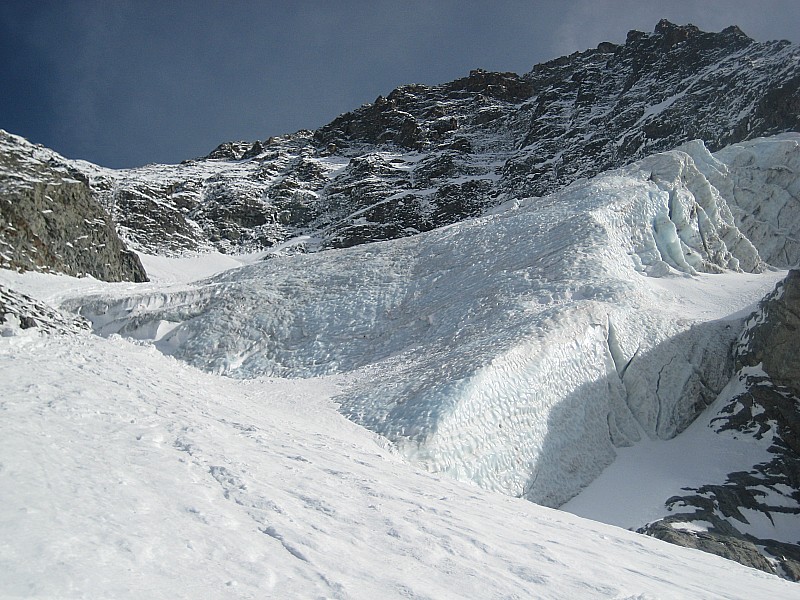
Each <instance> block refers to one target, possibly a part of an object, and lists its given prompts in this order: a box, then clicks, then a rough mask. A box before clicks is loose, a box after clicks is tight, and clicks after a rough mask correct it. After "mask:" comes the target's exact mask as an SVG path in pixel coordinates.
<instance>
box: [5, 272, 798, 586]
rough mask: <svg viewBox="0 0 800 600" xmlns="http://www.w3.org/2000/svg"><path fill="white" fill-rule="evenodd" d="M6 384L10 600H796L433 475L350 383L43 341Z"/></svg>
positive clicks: (10, 359) (658, 547) (89, 341)
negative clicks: (379, 428)
mask: <svg viewBox="0 0 800 600" xmlns="http://www.w3.org/2000/svg"><path fill="white" fill-rule="evenodd" d="M65 283H66V284H68V282H65V281H64V280H63V279H62V280H55V279H53V280H51V284H50V289H51V290H52V289H54V288H55V287H57V286H59V285H60V286H63V285H65ZM27 331H28V332H30V330H27ZM0 377H2V380H3V381H4V382H5V383H4V391H3V397H2V402H0V410H1V411H2V413H3V418H2V419H0V456H1V457H2V469H0V571H2V573H3V577H2V578H0V595H2V596H3V597H26V598H53V597H59V598H78V597H118V598H139V597H141V596H142V594H145V595H147V596H148V597H150V598H208V597H217V596H219V597H222V596H224V597H231V598H263V597H281V598H311V597H329V598H342V599H347V598H377V597H380V598H387V599H392V598H409V597H412V598H463V597H472V598H521V597H537V598H565V597H580V598H608V597H616V598H643V597H659V598H685V597H693V598H715V597H726V598H748V599H756V598H764V599H766V598H778V597H782V598H790V597H793V596H796V588H795V587H794V586H793V585H792V584H790V583H789V582H786V581H781V580H780V579H778V578H776V577H774V576H770V575H767V574H765V573H760V572H758V571H754V570H752V569H746V568H744V567H741V566H739V565H735V564H731V563H727V562H726V561H723V560H722V559H719V558H717V557H714V556H710V555H707V554H702V553H698V552H694V551H690V550H686V549H682V548H678V547H675V546H670V545H667V544H664V543H662V542H660V541H658V540H654V539H649V538H646V537H644V536H640V535H638V534H635V533H632V532H626V531H623V530H619V529H616V528H613V527H609V526H604V525H601V524H598V523H592V522H590V521H586V520H583V519H579V518H577V517H574V516H572V515H569V514H565V513H559V512H556V511H552V510H549V509H546V508H542V507H538V506H536V505H534V504H531V503H529V502H524V501H522V500H518V499H513V498H508V497H504V496H499V495H495V494H490V493H487V492H484V491H482V490H480V489H477V488H475V487H473V486H469V485H465V484H461V483H458V482H455V481H453V480H451V479H449V478H443V479H439V478H437V477H434V476H432V475H429V474H426V473H423V472H420V471H417V470H415V469H413V468H411V467H409V466H408V465H406V464H403V463H402V462H400V461H398V460H397V459H396V458H395V457H393V456H392V455H391V454H390V453H388V452H387V451H385V450H384V449H382V448H381V447H380V446H379V445H378V444H376V438H375V437H373V436H372V435H370V434H368V433H367V432H365V431H364V430H363V429H361V428H359V427H357V426H355V425H353V424H352V423H349V422H347V421H346V420H345V419H343V418H342V417H341V416H339V415H337V414H336V412H335V410H334V408H333V406H332V405H331V404H330V403H329V402H328V401H327V397H328V396H329V395H330V394H332V393H334V392H335V385H336V384H335V382H333V381H326V380H308V381H297V380H295V381H280V380H264V379H262V380H257V381H253V382H242V381H232V380H230V379H226V378H220V377H215V376H213V375H209V374H204V373H201V372H198V371H196V370H194V369H192V368H189V367H187V366H185V365H182V364H180V363H178V362H177V361H174V360H171V359H168V358H166V357H164V356H162V355H161V354H159V353H157V352H155V351H153V350H152V349H149V348H144V347H141V346H138V345H134V344H131V343H130V342H127V341H124V340H121V339H118V338H117V339H112V340H104V339H100V338H97V337H94V336H89V335H77V336H76V335H72V336H55V337H47V336H38V335H31V334H30V333H27V334H26V333H25V332H20V335H14V336H11V337H0Z"/></svg>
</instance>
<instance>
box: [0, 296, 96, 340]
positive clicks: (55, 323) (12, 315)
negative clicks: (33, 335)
mask: <svg viewBox="0 0 800 600" xmlns="http://www.w3.org/2000/svg"><path fill="white" fill-rule="evenodd" d="M21 330H22V331H24V330H32V331H38V332H43V333H48V334H52V333H60V334H66V333H87V332H89V331H91V326H90V324H89V322H88V321H87V320H86V319H84V318H83V317H79V316H76V315H74V314H68V313H64V312H61V311H60V310H58V309H56V308H53V307H52V306H49V305H47V304H45V303H44V302H40V301H39V300H35V299H34V298H31V297H30V296H27V295H25V294H20V293H18V292H15V291H14V290H12V289H9V288H7V287H5V286H2V285H0V335H2V336H12V335H16V334H17V333H18V332H19V331H21Z"/></svg>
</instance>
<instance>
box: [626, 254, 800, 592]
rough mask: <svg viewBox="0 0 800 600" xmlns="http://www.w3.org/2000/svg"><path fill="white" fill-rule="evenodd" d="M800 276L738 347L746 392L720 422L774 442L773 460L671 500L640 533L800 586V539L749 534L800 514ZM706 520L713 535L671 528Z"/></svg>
mask: <svg viewBox="0 0 800 600" xmlns="http://www.w3.org/2000/svg"><path fill="white" fill-rule="evenodd" d="M798 328H800V271H797V270H793V271H790V272H789V275H788V276H787V277H786V279H785V280H784V281H783V282H781V283H780V284H779V285H778V286H777V288H776V289H775V291H774V292H772V293H771V294H770V295H769V296H767V297H766V298H765V299H764V300H763V301H762V303H761V304H760V306H759V310H758V311H757V312H756V313H754V314H753V315H752V316H751V317H750V318H749V319H748V321H747V323H746V325H745V330H744V332H743V333H742V335H741V337H740V339H739V342H738V344H737V346H736V349H735V360H736V363H737V367H738V369H739V372H738V379H739V381H740V383H741V384H742V387H743V391H741V392H740V393H738V394H737V395H736V396H735V397H734V398H733V399H732V400H731V401H730V402H729V403H728V405H727V406H725V407H724V408H723V409H722V411H721V412H720V416H719V417H718V418H717V419H715V420H714V421H713V422H712V424H714V425H715V427H716V429H717V431H719V432H721V433H723V432H729V433H732V434H734V435H747V436H752V437H754V438H756V439H759V440H765V441H767V442H768V443H769V447H768V449H767V451H768V452H769V454H770V455H771V456H772V458H771V459H769V460H766V461H764V462H761V463H759V464H756V465H753V466H752V467H751V468H750V469H749V470H747V471H739V472H735V473H730V474H729V475H728V476H727V479H726V481H725V482H723V483H721V484H708V485H703V486H701V487H699V488H696V489H695V488H685V490H686V491H687V494H686V495H681V496H675V497H673V498H670V499H669V500H667V503H666V504H667V508H668V509H669V510H670V511H671V512H672V513H673V514H671V515H669V516H668V517H666V518H665V519H662V520H660V521H657V522H655V523H651V524H649V525H647V526H646V527H644V528H642V529H641V530H640V531H641V532H643V533H647V534H649V535H654V536H655V537H658V538H660V539H663V540H666V541H669V542H672V543H676V544H679V545H682V546H689V547H692V548H699V549H701V550H706V551H708V552H713V553H714V554H719V555H720V556H724V557H726V558H731V559H733V560H736V561H738V562H741V563H742V564H745V565H748V566H751V567H755V568H757V569H761V570H764V571H767V572H770V573H776V574H779V575H782V576H784V577H786V578H788V579H792V580H794V581H800V540H795V539H792V540H787V539H782V540H776V539H771V538H763V537H757V536H755V535H753V534H751V533H748V531H747V529H748V527H749V526H750V525H751V521H752V519H753V518H754V517H753V516H752V515H754V514H755V515H759V514H760V515H762V516H766V518H767V519H768V520H769V522H771V523H772V524H773V525H774V526H775V528H776V530H777V529H778V522H779V521H778V519H780V518H783V517H785V516H787V515H789V516H792V517H793V518H797V517H798V516H800V358H799V357H800V335H798ZM698 521H701V522H703V523H705V524H710V527H708V531H707V532H695V531H684V530H681V529H675V528H673V527H672V526H671V524H675V523H687V522H689V523H692V522H698Z"/></svg>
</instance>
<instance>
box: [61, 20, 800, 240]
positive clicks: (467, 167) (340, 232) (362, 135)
mask: <svg viewBox="0 0 800 600" xmlns="http://www.w3.org/2000/svg"><path fill="white" fill-rule="evenodd" d="M799 59H800V49H798V47H797V46H793V45H791V44H789V43H788V42H768V43H759V42H755V41H754V40H752V39H750V38H748V37H747V36H746V35H744V33H742V32H741V31H740V30H739V29H738V28H736V27H729V28H727V29H725V30H723V31H722V32H720V33H706V32H703V31H700V30H699V29H698V28H697V27H694V26H691V25H686V26H678V25H674V24H672V23H669V22H668V21H661V22H659V24H658V25H657V26H656V28H655V31H654V32H653V33H650V34H648V33H643V32H638V31H632V32H631V33H630V34H629V35H628V39H627V41H626V43H625V44H624V45H617V44H612V43H609V42H604V43H601V44H599V45H598V47H597V48H594V49H590V50H587V51H585V52H576V53H574V54H572V55H570V56H566V57H562V58H558V59H555V60H552V61H549V62H547V63H543V64H540V65H537V66H535V67H534V68H533V69H532V70H531V71H530V72H529V73H527V74H525V75H516V74H514V73H493V72H487V71H483V70H474V71H472V72H471V73H470V74H469V75H468V76H467V77H463V78H461V79H458V80H456V81H452V82H450V83H445V84H442V85H434V86H428V85H407V86H402V87H400V88H398V89H396V90H394V91H392V92H391V93H390V94H388V95H387V96H385V97H383V96H381V97H379V98H377V99H376V100H375V101H374V102H373V103H371V104H365V105H364V106H362V107H360V108H358V109H356V110H354V111H352V112H349V113H346V114H343V115H340V116H339V117H337V118H336V119H334V121H333V122H331V123H330V124H328V125H326V126H324V127H322V128H320V129H319V130H317V131H315V132H311V131H300V132H297V133H295V134H292V135H287V136H281V137H274V138H270V139H268V140H265V141H260V142H227V143H224V144H221V145H220V146H219V147H218V148H216V149H215V150H214V151H213V152H212V153H211V154H210V155H209V156H207V157H205V158H201V159H196V160H188V161H184V162H183V163H182V164H180V165H149V166H146V167H142V168H139V169H132V170H127V171H112V170H108V169H97V168H95V169H92V168H87V167H86V165H85V163H83V164H76V165H75V168H76V169H78V170H83V171H84V172H85V174H86V176H87V178H88V181H89V184H90V187H91V189H92V192H93V195H94V197H95V198H97V199H98V200H99V201H100V203H101V204H102V205H103V206H104V207H105V208H106V210H108V211H109V213H110V214H111V215H112V218H113V220H114V221H115V222H116V223H117V224H118V227H119V230H120V232H121V234H122V235H123V237H124V238H125V239H126V240H128V241H129V242H130V243H131V245H132V246H133V247H134V248H136V249H138V250H145V251H148V252H152V253H162V254H170V253H181V252H185V251H204V250H210V249H216V250H220V251H222V252H231V253H236V252H244V251H258V250H264V249H270V248H273V249H274V248H276V247H277V248H280V249H281V251H292V249H293V250H294V251H298V250H299V251H314V250H320V249H326V248H339V247H347V246H353V245H356V244H361V243H366V242H371V241H377V240H384V239H391V238H397V237H403V236H407V235H413V234H415V233H418V232H421V231H427V230H430V229H433V228H436V227H440V226H443V225H447V224H450V223H453V222H456V221H458V220H461V219H464V218H467V217H471V216H475V215H478V214H481V213H482V212H484V211H486V210H487V209H489V208H492V207H494V206H496V205H499V204H501V203H503V202H505V201H507V200H509V199H511V198H521V197H527V196H542V195H545V194H548V193H550V192H553V191H555V190H557V189H559V188H561V187H563V186H564V185H567V184H569V183H571V182H573V181H575V180H576V179H579V178H582V177H589V176H592V175H595V174H597V173H599V172H601V171H604V170H606V169H609V168H612V167H617V166H621V165H624V164H626V163H629V162H632V161H634V160H637V159H639V158H642V157H644V156H646V155H649V154H652V153H654V152H659V151H662V150H668V149H672V148H674V147H676V146H678V145H680V144H682V143H684V142H686V141H689V140H692V139H696V138H700V139H702V140H704V141H705V142H706V144H707V145H708V146H709V148H710V149H712V150H716V149H718V148H721V147H722V146H725V145H728V144H731V143H733V142H738V141H742V140H746V139H751V138H754V137H758V136H763V135H768V134H773V133H777V132H783V131H789V130H795V129H798V127H800V122H799V121H798V119H800V110H798V103H799V102H800V89H799V88H798V86H800V60H799Z"/></svg>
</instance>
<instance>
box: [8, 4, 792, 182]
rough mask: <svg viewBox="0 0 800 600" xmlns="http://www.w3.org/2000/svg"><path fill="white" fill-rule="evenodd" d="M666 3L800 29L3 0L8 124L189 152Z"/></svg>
mask: <svg viewBox="0 0 800 600" xmlns="http://www.w3.org/2000/svg"><path fill="white" fill-rule="evenodd" d="M662 17H666V18H668V19H670V20H672V21H674V22H677V23H681V24H683V23H688V22H691V23H694V24H695V25H697V26H699V27H700V28H701V29H705V30H707V31H719V30H720V29H723V28H724V27H726V26H728V25H732V24H736V25H739V26H740V27H741V28H742V29H743V30H744V31H745V33H747V34H748V35H750V36H751V37H753V38H755V39H757V40H761V41H765V40H770V39H781V38H782V39H790V40H792V41H794V42H798V41H800V40H799V39H798V32H800V2H798V1H797V0H786V1H778V0H775V1H761V2H755V1H753V0H746V1H738V0H730V1H728V0H725V1H715V0H705V1H702V2H698V1H697V0H690V1H689V0H687V1H673V2H669V1H668V0H659V1H652V2H651V1H649V0H636V1H628V0H574V1H570V0H562V1H545V0H541V1H527V2H523V1H502V0H497V1H495V2H478V1H473V2H466V1H465V2H454V1H450V0H430V1H428V2H422V1H415V0H405V1H401V0H394V1H383V0H368V1H367V0H365V1H355V0H340V1H337V0H328V1H323V0H318V1H304V0H285V1H284V0H280V1H279V0H274V1H261V2H256V1H252V2H243V1H236V0H228V1H221V0H220V1H217V2H211V1H205V0H192V1H189V0H160V1H158V2H151V1H147V0H130V1H113V0H95V1H68V0H61V1H58V2H48V1H43V0H38V1H35V2H34V1H32V0H3V2H0V74H2V79H0V80H1V81H2V82H3V90H2V93H0V128H2V129H5V130H7V131H10V132H12V133H16V134H19V135H22V136H25V137H27V138H28V139H30V140H31V141H33V142H37V143H41V144H44V145H46V146H49V147H51V148H54V149H55V150H57V151H59V152H60V153H62V154H64V155H65V156H67V157H70V158H83V159H86V160H90V161H92V162H95V163H98V164H101V165H104V166H110V167H129V166H136V165H141V164H145V163H148V162H179V161H181V160H183V159H186V158H192V157H196V156H200V155H204V154H207V153H208V152H210V151H211V150H212V149H213V148H214V147H215V146H216V145H217V144H219V143H221V142H223V141H227V140H233V139H247V140H254V139H265V138H267V137H269V136H270V135H277V134H281V133H288V132H292V131H296V130H298V129H302V128H308V129H313V128H316V127H319V126H321V125H323V124H325V123H327V122H329V121H330V120H332V119H333V118H334V117H336V116H337V115H338V114H340V113H342V112H345V111H347V110H351V109H353V108H355V107H357V106H359V105H361V104H363V103H365V102H371V101H372V100H374V99H375V97H377V96H378V95H379V94H383V95H385V94H387V93H388V92H389V91H391V90H392V89H393V88H394V87H397V86H398V85H402V84H404V83H442V82H445V81H450V80H452V79H455V78H457V77H461V76H464V75H466V74H467V73H468V72H469V70H470V69H474V68H484V69H490V70H500V71H515V72H518V73H524V72H526V71H528V70H530V68H531V67H532V66H533V65H534V64H536V63H539V62H542V61H545V60H549V59H551V58H555V57H557V56H561V55H563V54H569V53H571V52H574V51H575V50H584V49H586V48H589V47H594V46H596V45H597V43H598V42H601V41H604V40H608V41H612V42H619V43H622V42H624V40H625V35H626V33H627V31H628V30H629V29H641V30H644V31H652V29H653V27H654V26H655V24H656V22H657V21H658V20H659V19H660V18H662Z"/></svg>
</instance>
